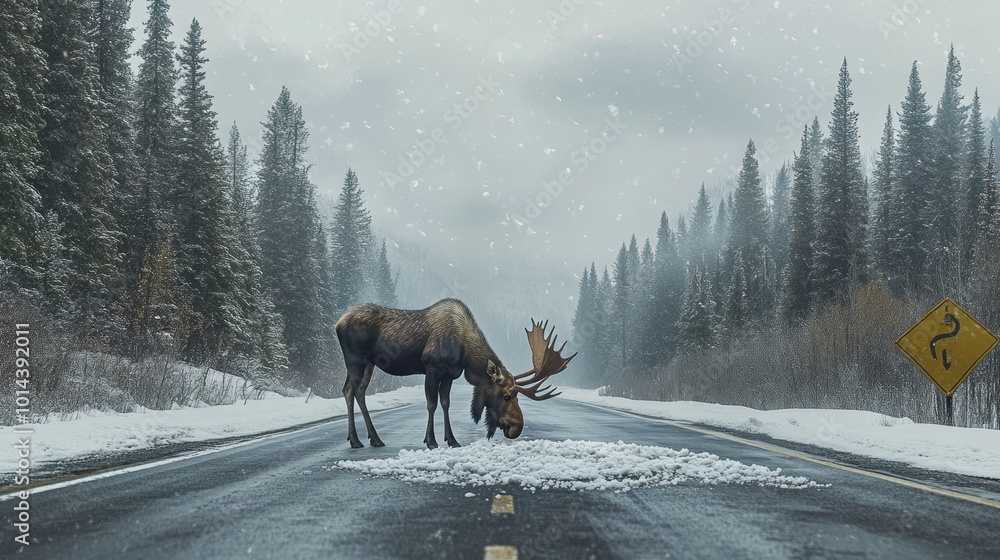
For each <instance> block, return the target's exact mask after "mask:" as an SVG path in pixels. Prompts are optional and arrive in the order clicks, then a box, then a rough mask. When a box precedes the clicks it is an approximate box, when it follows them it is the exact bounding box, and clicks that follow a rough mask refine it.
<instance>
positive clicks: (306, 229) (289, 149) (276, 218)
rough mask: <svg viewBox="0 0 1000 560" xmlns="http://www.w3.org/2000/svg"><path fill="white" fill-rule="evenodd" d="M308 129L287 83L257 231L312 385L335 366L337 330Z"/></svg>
mask: <svg viewBox="0 0 1000 560" xmlns="http://www.w3.org/2000/svg"><path fill="white" fill-rule="evenodd" d="M308 136H309V135H308V132H307V131H306V128H305V121H304V120H303V118H302V108H301V107H300V106H299V105H297V104H296V103H295V102H293V101H292V98H291V93H290V92H289V91H288V89H287V88H282V90H281V94H280V95H279V96H278V99H277V101H275V103H274V105H273V106H272V107H271V109H270V110H269V111H268V119H267V122H266V123H264V145H263V150H262V152H261V155H260V161H259V168H260V170H259V172H258V175H257V216H256V218H257V229H258V231H259V232H260V236H259V242H260V248H261V269H262V273H263V278H264V289H265V291H266V292H267V293H269V294H270V296H271V298H272V300H273V302H274V306H275V309H276V310H277V311H278V313H279V314H280V315H281V318H282V320H283V323H284V329H285V331H284V340H285V344H286V346H287V348H288V361H289V367H290V370H291V373H294V374H295V375H296V376H297V378H295V379H292V380H291V381H297V382H298V383H300V384H301V385H302V386H305V387H315V386H316V385H317V384H319V383H321V382H322V381H323V379H324V378H323V377H322V376H323V375H325V374H326V373H327V372H328V371H329V370H330V368H332V367H333V364H332V363H331V362H330V359H331V356H332V355H333V344H334V341H333V333H332V332H331V330H330V328H329V327H330V322H329V319H330V317H329V311H328V309H327V298H326V297H325V293H326V292H327V291H328V289H329V288H328V287H327V286H323V285H321V283H322V282H323V277H324V269H325V267H326V266H327V263H326V262H324V261H325V260H326V259H324V258H322V255H323V254H324V253H325V252H326V251H325V247H324V245H325V243H326V241H325V239H324V238H323V236H322V235H321V232H322V224H321V223H319V212H318V211H317V210H316V201H315V186H314V185H313V184H312V183H311V182H310V181H309V176H308V166H307V165H306V164H305V162H304V157H305V153H306V151H307V144H306V142H307V140H308Z"/></svg>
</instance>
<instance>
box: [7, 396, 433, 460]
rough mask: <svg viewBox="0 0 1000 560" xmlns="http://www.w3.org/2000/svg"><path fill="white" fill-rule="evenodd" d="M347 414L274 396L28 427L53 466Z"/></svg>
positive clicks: (337, 407)
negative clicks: (61, 462) (71, 460)
mask: <svg viewBox="0 0 1000 560" xmlns="http://www.w3.org/2000/svg"><path fill="white" fill-rule="evenodd" d="M417 402H421V403H422V402H424V389H423V387H422V386H421V387H403V388H401V389H397V390H395V391H391V392H388V393H378V394H371V395H368V399H367V404H368V408H369V410H373V411H374V410H382V409H385V408H391V407H394V406H399V405H403V404H411V403H417ZM342 414H347V407H346V404H345V403H344V399H321V398H318V397H313V398H311V399H310V400H309V402H308V403H307V402H305V398H303V397H280V396H277V395H275V394H274V393H269V394H266V395H265V398H263V399H261V400H255V401H253V400H252V401H248V402H247V403H246V404H245V405H244V404H243V402H242V401H240V402H238V403H236V404H232V405H222V406H210V407H204V408H175V409H174V410H155V411H154V410H149V411H145V412H134V413H128V414H115V413H101V412H91V413H88V414H86V415H84V416H82V417H79V418H77V419H74V420H54V421H49V422H46V423H43V424H22V425H19V426H18V428H27V429H31V430H34V433H33V434H31V435H30V436H29V437H30V438H31V461H32V463H33V464H34V465H40V464H47V463H52V462H56V461H63V460H66V459H74V458H80V457H86V456H90V455H98V454H110V453H118V452H124V451H134V450H137V449H146V448H151V447H154V446H157V445H164V444H173V443H188V442H197V441H205V440H211V439H217V438H228V437H238V436H247V435H252V434H257V433H261V432H267V431H271V430H279V429H282V428H287V427H290V426H295V425H298V424H304V423H307V422H312V421H315V420H321V419H324V418H329V417H331V416H336V415H342ZM13 430H14V427H11V426H2V427H0V442H7V443H9V446H8V445H4V448H5V449H8V450H12V449H13V447H12V446H13V445H14V444H15V443H16V441H17V438H18V437H25V436H23V435H20V436H19V435H16V434H14V431H13ZM16 462H17V454H16V453H14V452H13V451H11V452H9V453H0V475H2V476H4V477H5V478H6V477H7V473H13V472H14V470H15V468H16Z"/></svg>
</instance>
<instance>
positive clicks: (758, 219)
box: [729, 140, 769, 320]
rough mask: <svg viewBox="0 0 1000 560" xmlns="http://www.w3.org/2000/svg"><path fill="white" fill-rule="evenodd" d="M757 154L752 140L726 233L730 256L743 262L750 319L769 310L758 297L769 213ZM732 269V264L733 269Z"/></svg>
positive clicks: (762, 280) (764, 265) (762, 286)
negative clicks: (738, 257) (728, 229)
mask: <svg viewBox="0 0 1000 560" xmlns="http://www.w3.org/2000/svg"><path fill="white" fill-rule="evenodd" d="M756 154H757V148H756V147H755V146H754V143H753V141H752V140H751V141H750V143H749V144H748V145H747V151H746V155H744V157H743V168H742V169H741V170H740V175H739V182H738V183H737V186H736V192H735V193H734V194H733V207H732V218H731V226H730V227H731V231H730V237H729V255H730V258H731V259H734V260H733V262H734V263H735V258H736V255H739V256H740V260H741V262H742V270H741V271H740V275H741V280H740V281H741V282H743V283H744V284H745V285H746V288H745V290H744V291H743V294H744V296H745V298H746V300H747V302H748V310H749V314H750V315H749V318H750V319H751V320H757V319H761V318H763V317H764V316H765V315H766V313H767V312H768V311H769V309H767V307H766V303H765V302H764V301H763V300H762V298H760V297H758V296H760V295H762V293H763V291H764V289H765V284H766V282H767V278H766V273H765V271H766V268H767V266H768V265H767V263H766V251H765V248H766V246H767V243H768V216H767V201H766V199H765V196H764V188H763V186H762V185H761V181H760V171H759V168H758V164H757V157H756ZM735 269H736V265H735V264H734V265H733V270H734V271H735ZM734 274H735V272H734Z"/></svg>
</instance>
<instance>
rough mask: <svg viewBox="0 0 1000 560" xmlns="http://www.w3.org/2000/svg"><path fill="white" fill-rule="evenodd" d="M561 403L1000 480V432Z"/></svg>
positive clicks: (613, 400)
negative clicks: (650, 417) (746, 433)
mask: <svg viewBox="0 0 1000 560" xmlns="http://www.w3.org/2000/svg"><path fill="white" fill-rule="evenodd" d="M562 391H563V395H562V397H561V398H568V399H572V400H575V401H580V402H586V403H591V404H598V405H602V406H606V407H609V408H614V409H617V410H623V411H628V412H635V413H637V414H644V415H647V416H654V417H658V418H667V419H672V420H681V421H686V422H695V423H698V424H705V425H708V426H717V427H720V428H727V429H732V430H738V431H742V432H748V433H752V434H762V435H766V436H770V437H772V438H775V439H781V440H786V441H792V442H797V443H806V444H810V445H816V446H819V447H826V448H829V449H834V450H837V451H843V452H848V453H854V454H857V455H863V456H867V457H874V458H877V459H885V460H890V461H898V462H901V463H907V464H909V465H912V466H914V467H919V468H923V469H929V470H935V471H944V472H951V473H956V474H964V475H969V476H979V477H985V478H995V479H1000V431H998V430H985V429H977V428H956V427H952V426H941V425H937V424H916V423H914V422H913V421H912V420H910V419H909V418H895V417H892V416H886V415H884V414H877V413H874V412H865V411H858V410H829V409H787V410H771V411H761V410H756V409H753V408H746V407H742V406H726V405H720V404H707V403H700V402H690V401H682V402H659V401H639V400H631V399H625V398H620V397H605V396H599V395H598V393H597V391H585V390H582V389H562Z"/></svg>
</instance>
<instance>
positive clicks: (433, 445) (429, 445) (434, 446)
mask: <svg viewBox="0 0 1000 560" xmlns="http://www.w3.org/2000/svg"><path fill="white" fill-rule="evenodd" d="M424 443H426V444H427V449H437V448H438V444H437V442H436V441H425V442H424Z"/></svg>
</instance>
